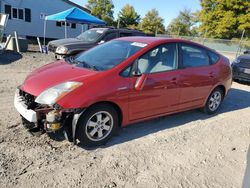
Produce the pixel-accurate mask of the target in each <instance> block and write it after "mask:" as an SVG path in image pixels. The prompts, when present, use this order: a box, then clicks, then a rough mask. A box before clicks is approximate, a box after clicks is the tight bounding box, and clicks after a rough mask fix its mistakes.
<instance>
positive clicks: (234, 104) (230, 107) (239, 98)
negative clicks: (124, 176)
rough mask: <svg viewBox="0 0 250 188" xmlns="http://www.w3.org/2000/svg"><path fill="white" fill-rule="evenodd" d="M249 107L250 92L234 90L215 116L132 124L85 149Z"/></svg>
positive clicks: (196, 113) (191, 113) (172, 117)
mask: <svg viewBox="0 0 250 188" xmlns="http://www.w3.org/2000/svg"><path fill="white" fill-rule="evenodd" d="M248 107H250V92H248V91H245V90H240V89H234V88H232V89H231V90H230V92H229V93H228V95H227V96H226V98H225V100H224V101H223V103H222V105H221V108H220V109H219V111H218V112H217V113H216V114H214V115H207V114H204V113H202V112H200V111H199V110H191V111H186V112H181V113H177V114H173V115H169V116H164V117H160V118H156V119H153V120H149V121H144V122H141V123H136V124H131V125H129V126H127V127H125V128H122V129H120V131H119V132H118V134H117V135H116V136H114V137H113V138H112V139H111V140H110V141H109V142H108V143H107V144H105V145H103V146H99V147H93V148H86V147H83V148H84V149H87V150H95V149H96V148H107V147H111V146H114V145H118V144H122V143H125V142H129V141H132V140H134V139H138V138H141V137H144V136H147V135H149V134H153V133H157V132H159V131H162V130H166V129H171V128H174V127H178V126H185V124H186V123H189V122H192V121H197V120H205V119H209V118H212V117H215V116H217V115H220V114H223V113H227V112H231V111H236V110H241V109H245V108H248ZM51 136H52V135H50V137H51ZM51 138H52V139H53V140H56V141H62V140H64V136H63V134H53V136H52V137H51ZM78 146H80V147H82V146H81V145H80V144H78Z"/></svg>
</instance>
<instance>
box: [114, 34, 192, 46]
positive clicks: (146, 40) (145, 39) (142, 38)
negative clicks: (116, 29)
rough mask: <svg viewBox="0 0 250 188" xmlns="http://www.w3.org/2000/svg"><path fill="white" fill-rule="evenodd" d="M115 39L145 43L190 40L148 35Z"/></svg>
mask: <svg viewBox="0 0 250 188" xmlns="http://www.w3.org/2000/svg"><path fill="white" fill-rule="evenodd" d="M115 40H124V41H129V42H141V43H146V44H152V43H157V42H188V43H189V42H190V41H188V40H184V39H176V38H166V37H149V36H133V37H122V38H117V39H115ZM191 43H192V42H191ZM195 44H196V43H195Z"/></svg>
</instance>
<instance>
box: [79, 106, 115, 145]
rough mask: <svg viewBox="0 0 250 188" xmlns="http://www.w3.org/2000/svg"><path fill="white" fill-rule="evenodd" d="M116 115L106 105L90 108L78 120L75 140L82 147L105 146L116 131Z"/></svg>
mask: <svg viewBox="0 0 250 188" xmlns="http://www.w3.org/2000/svg"><path fill="white" fill-rule="evenodd" d="M118 123H119V121H118V114H117V112H116V110H115V109H114V108H113V107H112V106H111V105H108V104H99V105H95V106H93V107H90V108H89V109H88V110H87V111H86V112H85V113H84V114H82V116H81V117H80V119H79V120H78V123H77V130H76V131H77V132H76V136H77V139H78V140H79V141H80V143H81V145H82V146H88V147H92V146H99V145H103V144H105V143H106V142H107V141H108V140H109V139H110V138H111V137H112V136H113V135H114V133H115V132H116V131H117V129H118Z"/></svg>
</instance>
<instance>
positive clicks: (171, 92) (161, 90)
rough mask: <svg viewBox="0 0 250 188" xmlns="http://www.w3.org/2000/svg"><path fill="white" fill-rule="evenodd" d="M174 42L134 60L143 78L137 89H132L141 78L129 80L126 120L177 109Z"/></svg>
mask: <svg viewBox="0 0 250 188" xmlns="http://www.w3.org/2000/svg"><path fill="white" fill-rule="evenodd" d="M176 49H177V46H176V44H175V43H170V44H164V45H160V46H158V47H156V48H154V49H153V50H150V51H149V52H147V53H146V54H144V55H143V56H142V57H140V58H139V59H138V61H137V68H138V70H137V71H138V72H139V74H143V75H145V80H144V85H143V87H142V89H141V90H137V89H136V88H135V85H136V82H137V81H138V79H141V77H132V78H131V88H130V92H129V119H130V121H132V120H138V119H143V118H147V117H151V116H155V115H160V114H164V113H167V112H170V111H175V110H177V109H178V104H179V96H180V88H179V83H178V80H179V70H177V67H178V66H177V64H178V63H177V50H176Z"/></svg>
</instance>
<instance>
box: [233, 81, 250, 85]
mask: <svg viewBox="0 0 250 188" xmlns="http://www.w3.org/2000/svg"><path fill="white" fill-rule="evenodd" d="M234 82H236V83H239V84H243V85H248V86H250V82H246V81H240V80H237V81H236V80H234Z"/></svg>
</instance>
